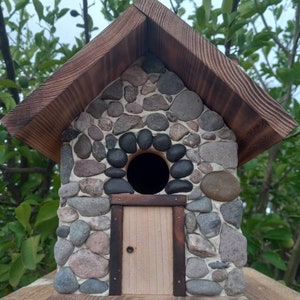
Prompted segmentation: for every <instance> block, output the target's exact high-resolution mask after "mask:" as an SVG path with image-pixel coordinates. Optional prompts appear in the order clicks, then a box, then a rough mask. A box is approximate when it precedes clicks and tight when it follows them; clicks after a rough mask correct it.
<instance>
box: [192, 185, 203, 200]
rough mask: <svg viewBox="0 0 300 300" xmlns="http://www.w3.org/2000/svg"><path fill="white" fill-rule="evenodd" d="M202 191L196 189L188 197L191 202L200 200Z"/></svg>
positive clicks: (198, 188)
mask: <svg viewBox="0 0 300 300" xmlns="http://www.w3.org/2000/svg"><path fill="white" fill-rule="evenodd" d="M202 194H203V193H202V191H201V190H200V187H198V186H197V187H195V188H194V189H193V190H192V192H191V193H190V194H189V195H188V199H189V200H198V199H199V198H201V197H202Z"/></svg>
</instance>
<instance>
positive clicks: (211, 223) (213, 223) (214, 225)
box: [197, 212, 221, 238]
mask: <svg viewBox="0 0 300 300" xmlns="http://www.w3.org/2000/svg"><path fill="white" fill-rule="evenodd" d="M197 223H198V225H199V228H200V231H201V233H202V234H203V235H205V236H206V237H208V238H212V237H214V236H217V235H218V234H219V233H220V228H221V220H220V217H219V215H218V214H217V213H216V212H211V213H201V214H200V215H199V216H198V217H197Z"/></svg>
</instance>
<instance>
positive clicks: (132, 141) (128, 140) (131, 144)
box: [119, 132, 137, 153]
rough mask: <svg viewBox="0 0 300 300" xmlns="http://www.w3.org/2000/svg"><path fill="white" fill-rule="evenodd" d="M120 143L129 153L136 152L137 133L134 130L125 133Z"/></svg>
mask: <svg viewBox="0 0 300 300" xmlns="http://www.w3.org/2000/svg"><path fill="white" fill-rule="evenodd" d="M119 145H120V147H121V148H122V149H123V150H124V151H126V152H127V153H135V152H136V151H137V145H136V136H135V134H134V133H132V132H127V133H124V134H123V135H122V136H121V137H120V138H119Z"/></svg>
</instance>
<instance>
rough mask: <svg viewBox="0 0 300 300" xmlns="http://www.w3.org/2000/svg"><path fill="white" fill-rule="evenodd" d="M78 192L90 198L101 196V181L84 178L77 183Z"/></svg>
mask: <svg viewBox="0 0 300 300" xmlns="http://www.w3.org/2000/svg"><path fill="white" fill-rule="evenodd" d="M79 186H80V190H81V191H82V192H83V193H85V194H89V195H91V196H92V197H96V196H101V194H102V191H103V181H102V180H100V179H96V178H84V179H82V180H80V181H79Z"/></svg>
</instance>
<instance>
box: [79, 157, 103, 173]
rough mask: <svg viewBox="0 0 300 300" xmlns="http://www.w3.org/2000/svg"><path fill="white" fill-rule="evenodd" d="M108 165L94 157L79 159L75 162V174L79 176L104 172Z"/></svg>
mask: <svg viewBox="0 0 300 300" xmlns="http://www.w3.org/2000/svg"><path fill="white" fill-rule="evenodd" d="M105 168H106V165H105V164H104V163H101V162H97V161H94V160H93V159H85V160H78V161H76V162H75V167H74V174H75V175H76V176H78V177H90V176H94V175H99V174H101V173H103V172H104V170H105Z"/></svg>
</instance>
